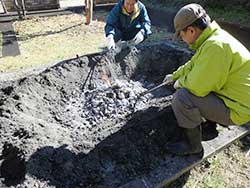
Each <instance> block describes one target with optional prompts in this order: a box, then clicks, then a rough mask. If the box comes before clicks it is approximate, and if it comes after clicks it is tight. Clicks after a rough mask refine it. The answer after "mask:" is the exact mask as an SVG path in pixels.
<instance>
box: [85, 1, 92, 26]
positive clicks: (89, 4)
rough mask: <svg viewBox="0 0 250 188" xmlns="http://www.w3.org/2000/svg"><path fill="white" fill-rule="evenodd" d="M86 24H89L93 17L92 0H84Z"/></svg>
mask: <svg viewBox="0 0 250 188" xmlns="http://www.w3.org/2000/svg"><path fill="white" fill-rule="evenodd" d="M85 16H86V22H85V24H86V25H89V24H90V23H91V21H92V17H93V0H85Z"/></svg>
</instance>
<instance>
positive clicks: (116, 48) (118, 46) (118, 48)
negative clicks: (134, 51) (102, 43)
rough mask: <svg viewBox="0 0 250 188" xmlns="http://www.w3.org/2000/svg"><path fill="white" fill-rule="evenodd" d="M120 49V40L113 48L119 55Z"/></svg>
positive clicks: (121, 43)
mask: <svg viewBox="0 0 250 188" xmlns="http://www.w3.org/2000/svg"><path fill="white" fill-rule="evenodd" d="M122 48H123V42H122V41H121V40H119V41H117V42H116V43H115V48H114V50H115V52H116V53H120V52H121V51H122Z"/></svg>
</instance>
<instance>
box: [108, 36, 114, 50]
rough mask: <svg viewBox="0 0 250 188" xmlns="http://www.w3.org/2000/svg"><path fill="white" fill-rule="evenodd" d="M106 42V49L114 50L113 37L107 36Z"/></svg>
mask: <svg viewBox="0 0 250 188" xmlns="http://www.w3.org/2000/svg"><path fill="white" fill-rule="evenodd" d="M106 40H107V48H108V50H111V49H115V40H114V35H108V36H107V38H106Z"/></svg>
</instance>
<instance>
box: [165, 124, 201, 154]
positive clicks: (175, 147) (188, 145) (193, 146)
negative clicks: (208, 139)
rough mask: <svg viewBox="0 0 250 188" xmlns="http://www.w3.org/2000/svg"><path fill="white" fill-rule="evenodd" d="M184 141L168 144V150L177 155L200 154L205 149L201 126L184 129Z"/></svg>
mask: <svg viewBox="0 0 250 188" xmlns="http://www.w3.org/2000/svg"><path fill="white" fill-rule="evenodd" d="M183 133H184V137H185V139H184V140H183V141H180V142H177V143H173V144H168V145H167V150H168V151H169V152H170V153H173V154H176V155H192V154H200V153H201V152H202V151H203V148H202V144H201V127H200V126H198V127H196V128H192V129H183Z"/></svg>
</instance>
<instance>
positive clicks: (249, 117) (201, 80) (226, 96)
mask: <svg viewBox="0 0 250 188" xmlns="http://www.w3.org/2000/svg"><path fill="white" fill-rule="evenodd" d="M189 48H190V49H193V50H196V53H195V55H194V56H193V57H192V58H191V60H189V61H188V62H187V63H186V64H184V65H183V66H181V67H179V68H178V70H177V71H175V72H174V73H173V79H174V80H179V86H180V87H183V88H186V89H188V90H189V91H190V92H192V93H193V94H194V95H196V96H199V97H203V96H206V95H208V94H209V93H210V92H214V93H216V94H217V95H218V97H220V98H221V99H222V100H223V101H224V103H225V104H226V106H227V107H228V108H229V109H230V118H231V120H232V121H233V122H234V123H235V124H237V125H241V124H244V123H247V122H250V52H249V51H248V50H247V49H246V48H245V47H244V46H243V45H242V44H241V43H240V42H239V41H238V40H236V39H235V38H234V37H233V36H231V35H230V34H229V33H227V32H226V31H224V30H223V29H221V28H220V26H219V25H218V24H217V23H216V22H215V21H213V22H212V23H211V24H210V25H209V26H208V27H207V28H206V29H205V30H204V31H203V32H202V33H201V35H200V36H199V37H198V39H197V40H196V41H195V43H194V44H192V45H190V46H189Z"/></svg>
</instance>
